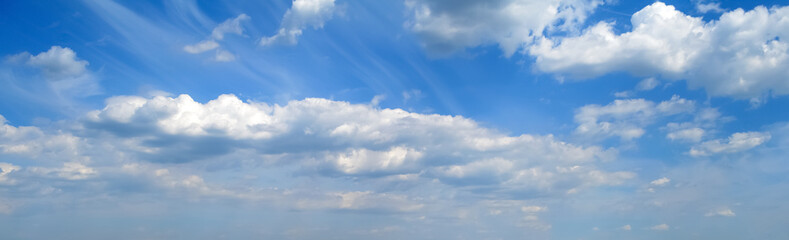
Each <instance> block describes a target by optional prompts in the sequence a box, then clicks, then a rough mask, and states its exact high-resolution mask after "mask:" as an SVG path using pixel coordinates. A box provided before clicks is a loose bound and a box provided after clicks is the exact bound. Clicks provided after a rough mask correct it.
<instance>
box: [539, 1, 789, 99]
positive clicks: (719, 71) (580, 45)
mask: <svg viewBox="0 0 789 240" xmlns="http://www.w3.org/2000/svg"><path fill="white" fill-rule="evenodd" d="M788 16H789V8H786V7H773V8H769V9H768V8H766V7H757V8H755V9H753V10H750V11H745V10H742V9H737V10H733V11H730V12H726V13H723V14H722V15H721V17H720V19H719V20H718V21H714V22H705V21H704V20H702V19H701V18H698V17H692V16H688V15H686V14H684V13H682V12H679V11H677V10H676V9H675V8H674V7H673V6H670V5H666V4H665V3H662V2H656V3H654V4H652V5H649V6H647V7H645V8H644V9H642V10H641V11H638V12H637V13H635V14H633V17H632V18H631V23H632V25H633V30H632V31H630V32H625V33H621V34H616V33H614V30H613V27H612V24H614V23H611V22H600V23H598V24H596V25H594V26H592V27H589V28H587V29H585V30H584V32H583V34H581V35H580V36H576V37H567V38H559V39H555V40H554V39H548V38H543V39H542V40H541V41H540V42H539V43H538V44H535V45H533V46H531V47H530V48H529V54H531V55H533V56H535V57H536V63H537V67H538V68H539V69H540V70H541V71H545V72H552V73H558V74H561V75H566V76H568V77H571V78H591V77H596V76H601V75H603V74H606V73H611V72H617V71H622V72H630V73H631V74H634V75H637V76H659V77H661V78H665V79H672V80H677V79H685V80H687V81H688V86H689V87H691V88H704V89H705V90H706V91H707V92H708V93H709V94H710V95H712V96H731V97H737V98H758V97H760V96H762V95H764V94H767V93H768V92H769V93H771V94H775V95H785V94H789V84H788V83H787V81H786V76H787V75H789V72H787V71H789V70H787V69H789V67H788V66H789V48H788V47H787V46H789V45H787V43H786V39H789V30H787V29H789V25H787V24H788V23H787V22H786V21H785V20H784V19H786V18H787V17H788Z"/></svg>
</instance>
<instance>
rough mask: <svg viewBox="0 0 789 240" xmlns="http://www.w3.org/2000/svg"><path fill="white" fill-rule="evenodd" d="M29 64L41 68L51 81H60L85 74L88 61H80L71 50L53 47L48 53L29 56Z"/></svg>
mask: <svg viewBox="0 0 789 240" xmlns="http://www.w3.org/2000/svg"><path fill="white" fill-rule="evenodd" d="M22 54H25V53H22ZM27 64H28V65H30V66H34V67H38V68H40V69H41V71H42V72H44V75H45V76H47V77H48V78H50V79H54V80H60V79H63V78H69V77H79V76H81V75H83V74H85V73H86V71H87V69H86V68H85V67H86V66H88V61H85V60H81V59H78V58H77V54H76V53H75V52H74V51H73V50H71V49H70V48H64V47H61V46H52V47H51V48H49V50H48V51H46V52H42V53H39V54H38V55H35V56H29V59H28V60H27Z"/></svg>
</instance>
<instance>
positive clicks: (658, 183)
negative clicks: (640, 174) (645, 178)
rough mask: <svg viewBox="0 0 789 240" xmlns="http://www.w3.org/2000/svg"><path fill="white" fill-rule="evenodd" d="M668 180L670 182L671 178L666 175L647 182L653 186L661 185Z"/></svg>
mask: <svg viewBox="0 0 789 240" xmlns="http://www.w3.org/2000/svg"><path fill="white" fill-rule="evenodd" d="M669 182H671V179H668V178H667V177H662V178H660V179H656V180H654V181H652V182H650V183H649V184H652V185H653V186H663V185H666V183H669Z"/></svg>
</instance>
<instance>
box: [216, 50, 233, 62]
mask: <svg viewBox="0 0 789 240" xmlns="http://www.w3.org/2000/svg"><path fill="white" fill-rule="evenodd" d="M234 60H236V55H233V54H232V53H230V52H228V51H225V50H222V49H217V50H216V55H215V56H214V61H217V62H232V61H234Z"/></svg>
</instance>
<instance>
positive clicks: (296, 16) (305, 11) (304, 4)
mask: <svg viewBox="0 0 789 240" xmlns="http://www.w3.org/2000/svg"><path fill="white" fill-rule="evenodd" d="M335 10H336V7H335V5H334V0H293V5H292V6H291V8H290V9H288V11H287V12H285V16H283V17H282V22H281V23H280V28H279V30H278V31H277V34H275V35H274V36H271V37H263V38H261V39H260V45H261V46H270V45H276V44H281V45H296V44H297V43H298V42H299V36H301V34H302V31H303V30H304V29H306V28H308V27H313V28H315V29H319V28H323V24H324V23H325V22H326V21H328V20H331V18H332V17H333V16H334V14H335Z"/></svg>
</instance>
